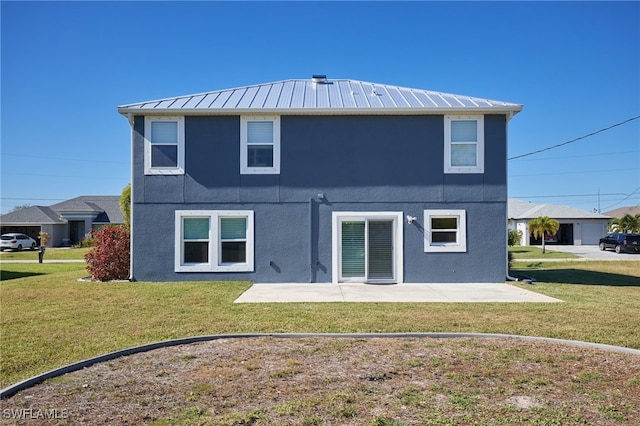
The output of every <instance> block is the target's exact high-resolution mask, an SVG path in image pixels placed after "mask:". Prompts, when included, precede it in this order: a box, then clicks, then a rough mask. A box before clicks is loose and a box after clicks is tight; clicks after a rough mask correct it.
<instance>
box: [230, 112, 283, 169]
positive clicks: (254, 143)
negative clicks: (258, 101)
mask: <svg viewBox="0 0 640 426" xmlns="http://www.w3.org/2000/svg"><path fill="white" fill-rule="evenodd" d="M240 173H241V174H279V173H280V117H277V116H269V117H259V116H243V117H242V118H241V120H240Z"/></svg>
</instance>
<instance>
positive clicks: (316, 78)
mask: <svg viewBox="0 0 640 426" xmlns="http://www.w3.org/2000/svg"><path fill="white" fill-rule="evenodd" d="M311 81H312V82H314V83H316V84H318V83H319V84H326V83H327V76H326V75H324V74H314V75H312V76H311Z"/></svg>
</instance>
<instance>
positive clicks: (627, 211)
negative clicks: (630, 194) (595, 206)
mask: <svg viewBox="0 0 640 426" xmlns="http://www.w3.org/2000/svg"><path fill="white" fill-rule="evenodd" d="M603 214H604V215H605V216H609V217H612V218H616V219H621V218H622V216H625V215H629V216H635V215H637V214H640V206H628V207H620V208H617V209H615V210H611V211H608V212H604V213H603Z"/></svg>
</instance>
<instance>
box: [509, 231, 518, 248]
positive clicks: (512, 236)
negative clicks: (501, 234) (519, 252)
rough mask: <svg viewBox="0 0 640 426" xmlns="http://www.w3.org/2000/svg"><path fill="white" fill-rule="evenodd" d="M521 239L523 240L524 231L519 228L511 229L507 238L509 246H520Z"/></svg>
mask: <svg viewBox="0 0 640 426" xmlns="http://www.w3.org/2000/svg"><path fill="white" fill-rule="evenodd" d="M520 241H522V231H520V230H518V229H511V230H510V231H509V235H508V238H507V244H509V247H511V246H519V245H520Z"/></svg>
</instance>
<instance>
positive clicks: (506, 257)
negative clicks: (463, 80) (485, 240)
mask: <svg viewBox="0 0 640 426" xmlns="http://www.w3.org/2000/svg"><path fill="white" fill-rule="evenodd" d="M514 115H515V113H514V112H513V111H512V110H510V111H509V112H508V114H507V123H508V122H509V121H510V120H511V119H512V118H513V116H514ZM505 133H506V136H507V149H508V147H509V126H507V125H506V124H505ZM508 157H509V156H508V155H507V158H506V159H505V170H506V172H507V176H509V159H508ZM507 187H508V186H507ZM506 204H507V214H506V215H505V217H506V218H507V221H508V220H509V195H508V194H507V203H506ZM516 229H517V225H516ZM504 237H505V239H506V243H507V244H506V246H507V255H506V256H505V262H506V263H507V281H523V282H526V283H528V284H531V283H532V282H533V280H532V279H529V278H518V277H512V276H511V275H509V230H508V229H507V233H506V234H505V236H504Z"/></svg>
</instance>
